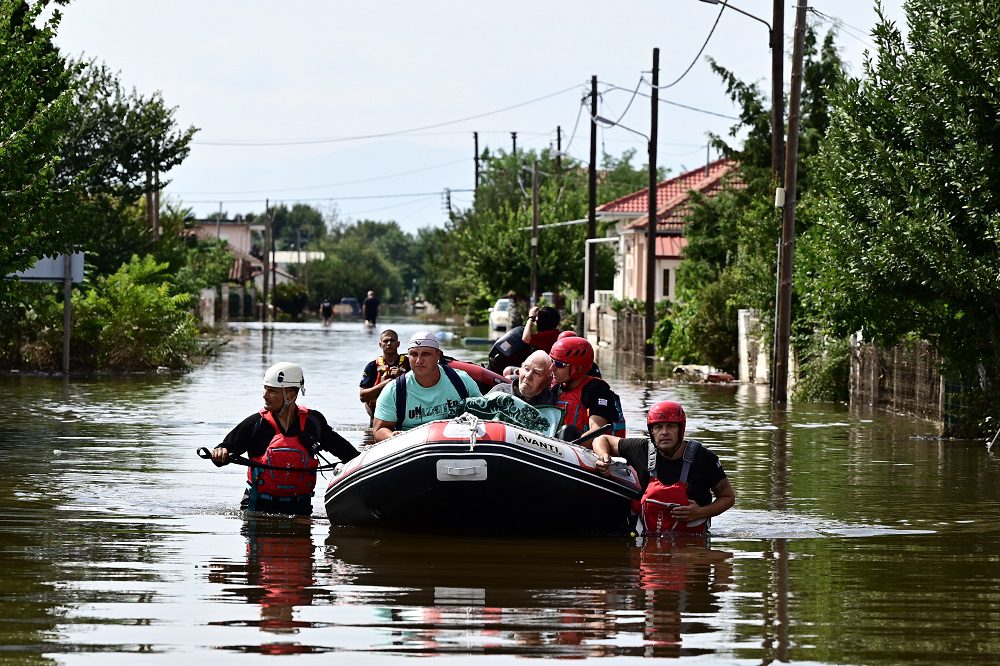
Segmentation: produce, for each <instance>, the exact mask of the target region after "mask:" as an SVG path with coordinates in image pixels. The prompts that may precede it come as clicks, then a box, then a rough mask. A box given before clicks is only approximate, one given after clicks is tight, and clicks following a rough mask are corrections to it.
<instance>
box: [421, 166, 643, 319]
mask: <svg viewBox="0 0 1000 666" xmlns="http://www.w3.org/2000/svg"><path fill="white" fill-rule="evenodd" d="M633 155H634V152H629V153H626V154H625V155H624V156H623V157H622V158H621V159H618V160H616V159H614V158H611V157H609V156H607V155H606V156H605V158H604V163H603V170H602V171H603V174H602V177H601V178H600V179H599V182H600V185H599V188H598V199H599V201H608V200H611V199H615V198H617V197H619V196H622V195H624V194H627V193H629V192H633V191H635V190H636V189H639V188H641V187H643V185H644V184H645V183H646V174H645V172H644V171H643V170H636V169H634V168H632V166H631V164H630V160H631V158H632V156H633ZM534 161H537V167H538V171H539V188H538V189H539V195H538V201H539V235H538V271H537V284H538V290H539V292H541V291H553V290H556V289H559V290H562V291H566V290H575V291H580V290H581V289H582V286H583V263H584V262H583V258H584V249H583V248H584V240H585V239H586V237H587V227H586V225H583V224H580V225H573V226H559V227H552V228H548V229H547V228H545V227H546V226H547V225H550V224H555V223H559V222H565V221H569V220H579V219H582V218H584V217H586V214H587V171H586V169H584V168H581V166H580V165H579V164H577V163H575V162H573V161H572V160H568V161H566V160H564V162H563V166H562V170H561V171H560V170H557V168H556V160H555V155H554V154H553V152H552V151H550V150H543V151H541V152H539V153H535V152H518V153H517V154H514V155H510V154H506V153H504V152H502V151H501V152H500V153H498V154H497V155H495V156H494V155H491V154H489V152H485V153H484V156H483V162H482V168H481V171H480V174H481V176H480V185H479V189H478V190H477V192H476V199H475V202H474V204H473V206H472V208H470V209H468V210H465V211H462V212H460V213H458V214H456V215H455V216H454V217H453V220H452V223H451V224H450V225H449V227H448V234H447V235H446V236H444V237H443V238H442V239H441V240H443V241H444V242H445V243H446V244H447V245H448V246H449V247H448V249H447V250H445V255H446V256H448V257H449V258H451V259H456V260H457V261H452V262H450V263H449V264H448V265H446V266H443V267H442V268H443V269H444V270H445V271H448V272H449V273H450V274H449V275H447V276H442V275H440V274H434V275H433V276H431V275H428V278H429V279H430V280H431V281H433V282H434V283H435V291H438V293H441V294H442V296H444V295H446V294H451V295H458V294H463V295H464V296H462V297H460V298H461V300H464V306H465V308H466V309H467V310H468V311H470V312H472V311H475V310H476V309H481V308H484V307H485V305H486V304H488V303H489V302H490V301H491V300H492V299H494V298H496V296H497V295H499V294H503V293H506V292H507V291H509V290H510V289H513V290H515V291H517V292H518V293H520V294H528V292H529V291H530V285H531V246H530V242H531V233H530V231H529V230H528V227H530V226H531V216H532V203H531V168H532V162H534ZM601 257H602V261H603V265H602V266H600V268H599V274H601V275H603V276H607V279H610V278H611V277H612V276H613V275H614V269H613V264H612V261H613V260H612V259H611V257H610V255H608V254H606V253H601ZM457 266H461V267H462V270H461V271H458V270H457V269H456V267H457ZM457 273H462V275H457Z"/></svg>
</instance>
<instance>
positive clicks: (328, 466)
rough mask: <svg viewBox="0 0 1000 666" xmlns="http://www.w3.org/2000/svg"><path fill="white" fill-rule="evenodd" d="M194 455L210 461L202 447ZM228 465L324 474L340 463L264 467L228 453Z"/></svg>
mask: <svg viewBox="0 0 1000 666" xmlns="http://www.w3.org/2000/svg"><path fill="white" fill-rule="evenodd" d="M196 453H197V454H198V457H199V458H203V459H205V460H211V459H212V452H211V451H209V450H208V449H207V448H205V447H204V446H201V447H199V448H198V449H197V451H196ZM228 463H233V464H236V465H243V466H244V467H252V468H253V469H274V470H278V471H279V472H324V471H327V470H332V469H335V468H336V467H337V465H339V464H340V463H327V464H325V465H319V466H317V467H311V468H309V467H278V466H277V465H265V464H264V463H259V462H254V461H253V460H250V459H248V458H244V457H243V456H240V455H237V454H235V453H230V454H229V456H228V457H227V458H226V464H228Z"/></svg>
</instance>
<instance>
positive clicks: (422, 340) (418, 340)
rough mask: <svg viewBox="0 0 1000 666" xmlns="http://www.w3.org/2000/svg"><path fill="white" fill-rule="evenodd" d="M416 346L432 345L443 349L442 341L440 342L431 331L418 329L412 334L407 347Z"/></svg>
mask: <svg viewBox="0 0 1000 666" xmlns="http://www.w3.org/2000/svg"><path fill="white" fill-rule="evenodd" d="M415 347H430V348H431V349H441V343H440V342H438V340H437V338H435V337H434V334H433V333H431V332H430V331H417V332H416V333H414V334H413V335H411V336H410V342H409V343H408V344H407V345H406V348H407V349H408V350H409V349H413V348H415Z"/></svg>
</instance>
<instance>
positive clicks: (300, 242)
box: [273, 203, 328, 250]
mask: <svg viewBox="0 0 1000 666" xmlns="http://www.w3.org/2000/svg"><path fill="white" fill-rule="evenodd" d="M273 224H274V227H273V231H274V244H275V248H276V249H278V250H294V249H298V248H300V247H301V248H306V247H314V245H315V243H317V242H319V241H321V240H323V239H324V238H326V236H327V232H328V229H327V222H326V219H325V218H324V217H323V213H322V212H320V211H319V210H317V209H315V208H313V207H312V206H310V205H308V204H301V203H297V204H295V205H293V206H292V207H291V208H288V207H287V206H284V205H282V206H278V207H277V208H275V209H274V222H273Z"/></svg>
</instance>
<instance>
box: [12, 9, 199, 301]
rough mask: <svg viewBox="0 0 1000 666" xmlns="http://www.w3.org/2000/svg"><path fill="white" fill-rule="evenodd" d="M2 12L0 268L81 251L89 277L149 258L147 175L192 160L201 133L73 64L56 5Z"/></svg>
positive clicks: (88, 67) (90, 68)
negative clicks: (141, 204) (141, 208)
mask: <svg viewBox="0 0 1000 666" xmlns="http://www.w3.org/2000/svg"><path fill="white" fill-rule="evenodd" d="M0 3H2V4H0V7H2V11H0V91H4V92H3V93H0V206H2V208H3V210H4V212H5V219H4V235H5V238H6V240H7V242H5V243H3V244H0V271H2V272H3V274H6V273H8V272H12V271H16V270H21V269H24V268H27V267H30V266H31V265H32V264H33V263H34V262H35V261H36V260H37V259H39V258H40V257H42V256H43V255H53V254H58V253H61V252H67V251H76V250H84V251H85V252H86V253H87V255H88V257H87V263H88V268H89V269H90V270H94V269H96V271H97V272H98V273H99V274H103V275H107V274H111V273H113V272H115V271H116V270H117V269H118V267H119V266H121V264H122V263H124V262H127V261H129V257H131V255H132V254H135V253H139V254H145V253H147V252H149V251H151V250H152V244H153V240H154V239H153V238H151V237H150V234H149V233H148V230H146V229H144V228H143V225H142V222H141V217H139V218H138V219H139V220H140V221H139V222H138V223H137V222H136V221H135V220H136V216H135V215H134V208H135V205H136V201H137V199H138V196H139V195H140V193H142V192H144V191H146V190H148V188H149V187H150V186H149V183H148V179H149V178H148V177H149V174H150V173H151V172H154V171H155V172H157V173H161V172H166V171H169V170H170V169H171V168H172V167H174V166H176V165H177V164H179V163H180V162H181V161H182V160H183V159H184V158H185V157H186V156H187V154H188V151H189V144H190V141H191V138H192V137H193V135H194V133H195V131H196V130H195V128H193V127H191V128H187V129H183V130H182V129H179V128H178V127H177V126H176V121H175V118H174V114H175V109H173V108H169V107H167V106H166V104H165V103H164V101H163V99H162V96H161V95H160V93H155V94H153V95H151V96H148V97H144V96H141V95H139V94H138V93H137V92H135V91H134V90H133V91H132V92H131V93H126V92H125V91H124V90H123V89H122V87H121V84H120V82H119V81H118V79H117V77H116V76H115V75H113V74H112V73H111V72H109V71H108V70H107V68H105V67H103V66H98V65H95V64H92V63H91V64H85V63H72V62H68V61H66V60H65V58H63V57H62V55H61V54H60V53H59V51H58V49H57V48H56V47H55V45H54V43H53V38H54V36H55V32H56V29H57V27H58V24H59V19H60V14H59V12H58V11H57V10H56V11H53V12H51V15H50V17H49V18H48V19H46V18H45V15H46V11H47V9H48V8H47V5H48V4H50V3H46V2H36V3H31V4H29V3H28V2H24V1H21V0H0ZM56 4H62V3H61V2H57V3H56ZM14 91H16V93H14ZM167 182H168V181H166V180H163V181H161V182H160V184H159V187H161V188H162V187H163V186H165V185H166V184H167ZM5 287H6V285H5V286H4V287H0V289H3V288H5ZM0 297H2V293H0Z"/></svg>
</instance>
